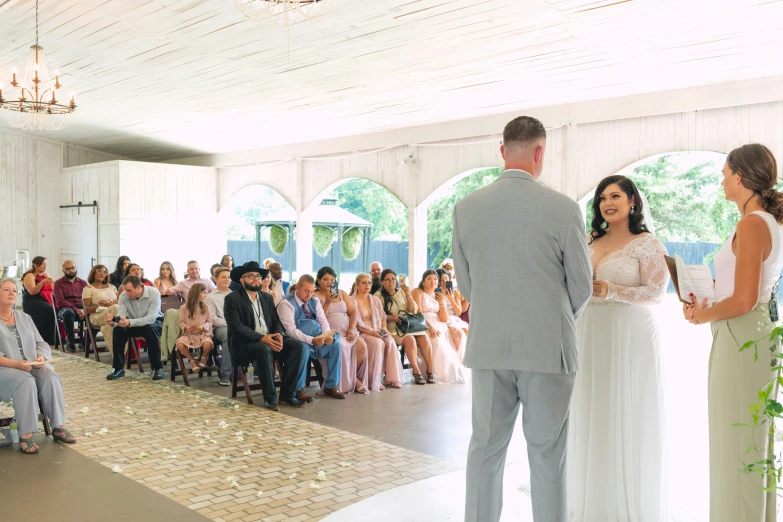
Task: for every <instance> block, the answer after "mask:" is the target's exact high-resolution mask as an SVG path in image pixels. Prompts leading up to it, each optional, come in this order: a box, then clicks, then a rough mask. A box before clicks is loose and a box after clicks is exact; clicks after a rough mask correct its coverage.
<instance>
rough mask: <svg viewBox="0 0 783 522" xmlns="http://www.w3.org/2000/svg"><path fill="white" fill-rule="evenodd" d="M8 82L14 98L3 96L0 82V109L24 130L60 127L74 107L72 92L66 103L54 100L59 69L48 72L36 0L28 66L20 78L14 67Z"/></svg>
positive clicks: (12, 123)
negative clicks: (33, 34)
mask: <svg viewBox="0 0 783 522" xmlns="http://www.w3.org/2000/svg"><path fill="white" fill-rule="evenodd" d="M11 86H12V87H15V88H16V90H17V91H18V93H15V94H14V96H15V99H14V98H9V99H7V100H6V99H3V85H2V84H0V109H2V111H3V112H4V113H5V116H6V119H7V120H8V123H10V124H11V125H13V126H14V127H17V128H19V129H25V130H58V129H61V128H63V126H64V125H65V121H66V119H67V117H68V115H69V114H71V113H72V112H73V111H74V110H75V109H76V103H75V98H74V93H73V92H71V94H70V98H71V99H70V102H69V103H68V104H67V105H65V104H62V103H60V102H59V101H58V100H57V91H59V90H60V88H61V87H62V85H61V84H60V73H59V71H54V76H50V75H49V69H48V68H47V67H46V58H45V57H44V51H43V47H41V46H40V45H38V0H36V1H35V45H33V46H32V47H30V56H29V58H28V61H27V69H26V70H25V73H24V76H23V77H22V79H21V81H19V80H18V79H17V73H16V68H13V69H11Z"/></svg>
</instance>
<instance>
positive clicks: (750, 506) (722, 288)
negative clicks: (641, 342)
mask: <svg viewBox="0 0 783 522" xmlns="http://www.w3.org/2000/svg"><path fill="white" fill-rule="evenodd" d="M754 214H757V215H759V216H760V217H761V218H763V219H764V221H765V222H766V223H767V226H768V227H769V230H770V232H771V237H772V253H771V254H770V256H769V257H768V258H767V260H766V261H764V263H763V265H762V275H761V285H760V291H759V296H760V298H759V304H758V305H757V306H756V308H755V309H753V310H752V311H751V312H750V313H747V314H745V315H743V316H740V317H735V318H733V319H728V320H725V321H715V322H713V323H712V325H711V326H712V336H713V341H712V351H711V352H710V363H709V385H708V397H709V424H710V522H774V521H775V520H776V513H775V511H776V506H775V494H774V493H766V492H764V489H763V488H764V487H765V484H764V482H763V480H762V477H761V475H760V474H758V473H745V472H743V463H749V462H754V461H757V460H760V459H761V458H763V455H764V453H762V454H757V453H755V452H751V453H747V450H748V448H750V447H753V446H755V447H757V448H758V449H759V450H760V451H762V452H766V451H767V450H768V449H769V447H770V441H769V439H768V437H765V436H764V433H765V429H764V427H763V426H760V427H759V429H757V430H756V440H755V442H754V439H753V432H752V431H751V430H750V429H749V428H742V427H737V426H734V424H736V423H744V424H749V423H750V422H751V414H750V405H751V404H753V403H755V402H758V392H759V390H761V389H762V388H763V387H764V386H765V385H766V384H767V383H768V382H770V381H771V380H772V378H773V374H772V370H771V367H772V366H773V364H772V363H773V357H772V354H771V352H770V351H769V350H768V344H769V343H767V344H765V343H760V344H759V352H758V353H759V358H758V361H756V362H754V361H753V357H754V351H753V350H752V349H751V350H745V351H744V352H741V353H740V352H739V349H740V347H741V346H742V345H743V344H745V343H746V342H747V341H750V340H756V339H759V338H761V337H764V336H769V334H770V333H771V332H772V329H773V328H774V326H775V325H774V323H772V321H771V320H770V317H769V304H768V302H769V299H770V296H771V295H772V288H773V287H774V285H775V282H776V281H777V279H778V277H779V275H780V272H781V268H783V253H781V246H782V245H783V240H782V239H781V226H780V225H779V224H778V223H777V222H776V221H775V218H774V217H773V216H772V215H771V214H768V213H766V212H760V211H759V212H754ZM733 239H734V234H732V235H731V236H730V237H729V239H728V240H727V241H726V243H725V244H724V245H723V247H722V248H721V249H720V251H719V252H718V254H717V255H716V256H715V300H716V302H719V301H722V300H724V299H726V298H728V297H731V296H732V295H733V293H734V270H735V267H736V258H735V256H734V253H733V252H732V247H731V244H732V241H733Z"/></svg>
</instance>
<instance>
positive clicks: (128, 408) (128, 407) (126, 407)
mask: <svg viewBox="0 0 783 522" xmlns="http://www.w3.org/2000/svg"><path fill="white" fill-rule="evenodd" d="M125 409H126V410H132V409H133V408H131V407H130V406H125Z"/></svg>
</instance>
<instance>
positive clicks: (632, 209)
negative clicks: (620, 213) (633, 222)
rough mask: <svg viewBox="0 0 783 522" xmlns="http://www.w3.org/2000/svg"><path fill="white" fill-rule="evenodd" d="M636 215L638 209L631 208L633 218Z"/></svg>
mask: <svg viewBox="0 0 783 522" xmlns="http://www.w3.org/2000/svg"><path fill="white" fill-rule="evenodd" d="M634 214H636V207H631V215H632V216H633V215H634Z"/></svg>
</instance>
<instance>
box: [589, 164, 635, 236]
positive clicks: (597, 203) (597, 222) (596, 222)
mask: <svg viewBox="0 0 783 522" xmlns="http://www.w3.org/2000/svg"><path fill="white" fill-rule="evenodd" d="M609 185H617V186H618V187H620V190H622V191H623V192H625V195H626V196H628V200H629V201H630V200H631V198H633V201H634V207H636V208H635V211H634V212H632V213H631V214H630V215H629V216H628V229H629V230H630V231H631V233H632V234H642V233H644V232H649V230H647V225H645V224H644V203H643V201H642V196H641V195H640V194H639V189H637V188H636V185H635V184H634V182H633V181H631V180H630V179H629V178H626V177H625V176H620V175H615V176H609V177H608V178H604V179H603V180H601V183H599V184H598V186H597V187H596V188H595V194H594V195H593V221H592V223H590V226H591V228H592V230H591V231H590V243H592V242H593V241H595V240H596V239H598V238H599V237H603V236H605V235H606V229H608V228H609V223H607V222H606V220H605V219H604V217H603V216H602V215H601V194H603V192H604V190H606V187H608V186H609Z"/></svg>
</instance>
